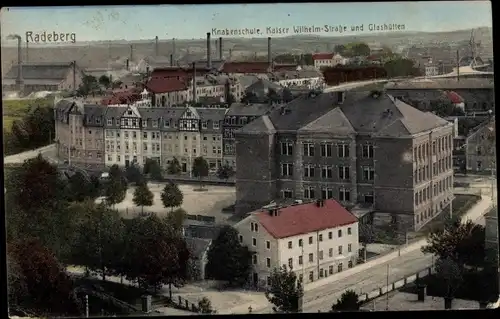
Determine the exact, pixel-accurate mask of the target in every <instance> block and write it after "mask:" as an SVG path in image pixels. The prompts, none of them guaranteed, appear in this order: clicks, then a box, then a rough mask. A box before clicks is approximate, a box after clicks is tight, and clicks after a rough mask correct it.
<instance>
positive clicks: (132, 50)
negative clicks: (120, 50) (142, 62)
mask: <svg viewBox="0 0 500 319" xmlns="http://www.w3.org/2000/svg"><path fill="white" fill-rule="evenodd" d="M133 52H134V45H133V44H131V45H130V61H133V59H132V57H133Z"/></svg>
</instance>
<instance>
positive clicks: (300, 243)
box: [299, 239, 302, 247]
mask: <svg viewBox="0 0 500 319" xmlns="http://www.w3.org/2000/svg"><path fill="white" fill-rule="evenodd" d="M299 247H302V239H299Z"/></svg>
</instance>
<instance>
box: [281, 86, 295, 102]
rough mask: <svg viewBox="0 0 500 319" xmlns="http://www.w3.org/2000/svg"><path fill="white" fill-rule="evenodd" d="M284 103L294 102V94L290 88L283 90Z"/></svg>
mask: <svg viewBox="0 0 500 319" xmlns="http://www.w3.org/2000/svg"><path fill="white" fill-rule="evenodd" d="M283 101H284V102H285V103H288V102H291V101H293V94H292V91H290V89H289V88H284V89H283Z"/></svg>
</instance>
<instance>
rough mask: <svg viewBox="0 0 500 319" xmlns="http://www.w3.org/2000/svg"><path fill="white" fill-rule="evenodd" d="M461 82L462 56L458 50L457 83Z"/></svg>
mask: <svg viewBox="0 0 500 319" xmlns="http://www.w3.org/2000/svg"><path fill="white" fill-rule="evenodd" d="M458 81H460V55H459V53H458V50H457V82H458Z"/></svg>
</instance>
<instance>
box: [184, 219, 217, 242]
mask: <svg viewBox="0 0 500 319" xmlns="http://www.w3.org/2000/svg"><path fill="white" fill-rule="evenodd" d="M183 227H184V232H185V235H186V237H191V238H202V239H210V240H213V239H215V238H217V236H219V233H220V231H221V229H222V226H221V225H216V224H210V223H206V222H201V221H193V220H186V221H185V222H184V225H183Z"/></svg>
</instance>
